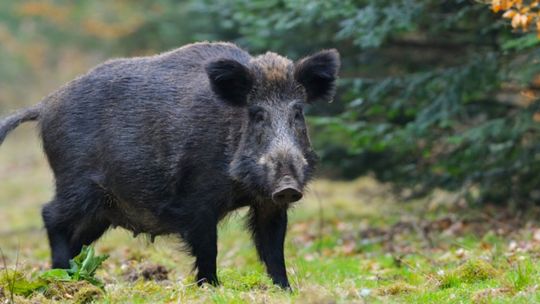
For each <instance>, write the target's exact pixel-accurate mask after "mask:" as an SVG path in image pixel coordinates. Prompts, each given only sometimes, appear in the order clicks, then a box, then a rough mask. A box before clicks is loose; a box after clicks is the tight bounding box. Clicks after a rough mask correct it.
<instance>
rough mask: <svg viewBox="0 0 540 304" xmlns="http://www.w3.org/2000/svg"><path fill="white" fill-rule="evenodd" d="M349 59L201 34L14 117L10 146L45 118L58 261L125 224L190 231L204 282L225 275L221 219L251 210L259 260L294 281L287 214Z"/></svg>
mask: <svg viewBox="0 0 540 304" xmlns="http://www.w3.org/2000/svg"><path fill="white" fill-rule="evenodd" d="M339 65H340V59H339V54H338V52H337V51H336V50H323V51H320V52H318V53H316V54H314V55H312V56H310V57H306V58H304V59H302V60H299V61H297V62H292V61H291V60H289V59H287V58H285V57H282V56H280V55H278V54H275V53H271V52H268V53H266V54H263V55H259V56H255V57H253V56H251V55H250V54H249V53H247V52H246V51H244V50H242V49H240V48H239V47H237V46H235V45H234V44H231V43H208V42H203V43H195V44H190V45H186V46H184V47H181V48H178V49H175V50H173V51H170V52H167V53H163V54H160V55H156V56H149V57H139V58H130V59H115V60H111V61H108V62H105V63H104V64H101V65H99V66H97V67H96V68H94V69H92V70H90V71H89V72H88V73H87V74H85V75H82V76H80V77H78V78H76V79H75V80H73V81H71V82H69V83H67V84H66V85H64V86H63V87H61V88H60V89H58V90H57V91H56V92H54V93H52V94H50V95H49V96H47V97H46V98H44V99H43V100H42V101H41V102H39V103H38V104H37V105H35V106H32V107H29V108H26V109H22V110H20V111H19V112H16V113H14V114H13V115H11V116H8V117H7V118H5V119H4V120H3V121H1V122H0V143H1V142H2V141H3V139H4V138H5V136H6V135H7V133H8V132H9V131H10V130H12V129H14V128H15V127H17V126H18V125H19V124H20V123H22V122H25V121H31V120H37V121H38V123H39V130H40V133H41V137H42V139H43V148H44V150H45V153H46V155H47V160H48V162H49V164H50V167H51V168H52V170H53V172H54V176H55V186H56V187H55V189H56V194H55V197H54V198H53V199H52V200H51V201H50V202H49V203H47V204H46V205H45V206H44V207H43V210H42V216H43V220H44V223H45V227H46V229H47V234H48V238H49V243H50V247H51V255H52V267H54V268H66V267H68V265H69V260H70V259H71V258H72V257H74V256H75V255H77V254H78V253H79V252H80V250H81V247H82V246H83V245H87V244H90V243H92V242H94V241H95V240H97V239H98V238H99V237H100V236H101V235H102V234H103V233H104V232H105V231H106V230H107V229H109V228H110V227H116V226H120V227H123V228H126V229H128V230H131V231H133V232H134V233H135V234H138V233H146V234H149V235H150V236H151V237H152V238H153V237H154V236H157V235H164V234H174V235H178V236H180V237H181V239H182V240H183V241H184V242H185V244H186V248H188V249H189V252H190V253H191V254H192V255H193V256H194V257H195V265H194V267H195V268H196V269H197V280H198V283H199V284H201V283H203V282H208V283H210V284H218V278H217V276H216V256H217V251H218V250H217V224H218V222H219V221H220V220H221V219H222V218H223V217H224V216H225V215H227V214H228V213H230V212H231V211H233V210H236V209H238V208H240V207H244V206H248V207H249V212H248V219H247V223H248V225H247V226H248V228H249V229H250V230H251V233H252V235H253V241H254V243H255V246H256V249H257V251H258V254H259V257H260V259H261V260H262V262H263V263H264V264H265V265H266V269H267V272H268V274H269V276H270V277H271V278H272V280H273V282H274V283H275V284H277V285H279V286H281V287H284V288H288V287H289V281H288V279H287V273H286V269H285V259H284V253H283V244H284V239H285V234H286V228H287V210H288V209H289V207H290V206H291V204H292V203H294V202H296V201H298V200H300V199H301V198H302V195H303V190H304V188H305V186H306V184H307V183H308V182H309V181H310V179H311V178H312V176H313V172H314V168H315V164H316V160H317V156H316V154H315V152H314V151H313V149H312V146H311V143H310V139H309V137H308V131H307V127H306V123H305V120H304V113H303V109H304V107H305V105H306V104H311V103H314V102H316V101H320V100H327V101H329V100H331V99H332V98H333V95H334V91H335V81H336V78H337V73H338V69H339Z"/></svg>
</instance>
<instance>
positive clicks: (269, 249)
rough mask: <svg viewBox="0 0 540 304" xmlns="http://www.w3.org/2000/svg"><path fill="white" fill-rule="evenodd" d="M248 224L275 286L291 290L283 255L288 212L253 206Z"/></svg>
mask: <svg viewBox="0 0 540 304" xmlns="http://www.w3.org/2000/svg"><path fill="white" fill-rule="evenodd" d="M248 224H249V228H250V229H251V232H252V234H253V241H254V242H255V246H256V247H257V252H258V254H259V257H260V259H261V260H262V262H263V263H264V264H265V265H266V271H267V272H268V275H269V276H270V278H272V281H273V282H274V284H276V285H278V286H280V287H282V288H290V286H289V280H288V279H287V272H286V270H285V257H284V255H283V243H284V241H285V233H286V232H287V210H285V209H278V208H276V209H273V208H262V207H260V206H253V207H251V209H250V212H249V222H248Z"/></svg>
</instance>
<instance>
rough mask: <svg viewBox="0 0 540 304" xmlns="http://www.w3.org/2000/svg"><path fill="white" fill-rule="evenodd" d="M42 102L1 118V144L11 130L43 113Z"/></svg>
mask: <svg viewBox="0 0 540 304" xmlns="http://www.w3.org/2000/svg"><path fill="white" fill-rule="evenodd" d="M41 105H42V104H41V103H39V104H37V105H35V106H32V107H28V108H24V109H21V110H19V111H17V112H15V113H13V114H12V115H10V116H8V117H6V118H4V119H3V120H0V145H1V144H2V142H3V141H4V139H5V138H6V136H7V135H8V133H9V132H10V131H12V130H13V129H15V128H16V127H17V126H19V125H20V124H21V123H23V122H26V121H31V120H37V119H38V118H39V115H40V114H41Z"/></svg>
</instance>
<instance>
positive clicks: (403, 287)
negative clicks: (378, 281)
mask: <svg viewBox="0 0 540 304" xmlns="http://www.w3.org/2000/svg"><path fill="white" fill-rule="evenodd" d="M415 291H418V288H417V287H416V286H413V285H410V284H407V283H405V282H396V283H394V284H391V285H388V286H383V287H380V288H378V289H377V294H378V295H381V296H389V295H391V296H393V295H399V294H405V293H411V292H415Z"/></svg>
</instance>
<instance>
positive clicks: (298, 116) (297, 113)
mask: <svg viewBox="0 0 540 304" xmlns="http://www.w3.org/2000/svg"><path fill="white" fill-rule="evenodd" d="M303 118H304V114H303V113H302V110H296V111H295V112H294V120H302V119H303Z"/></svg>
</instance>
